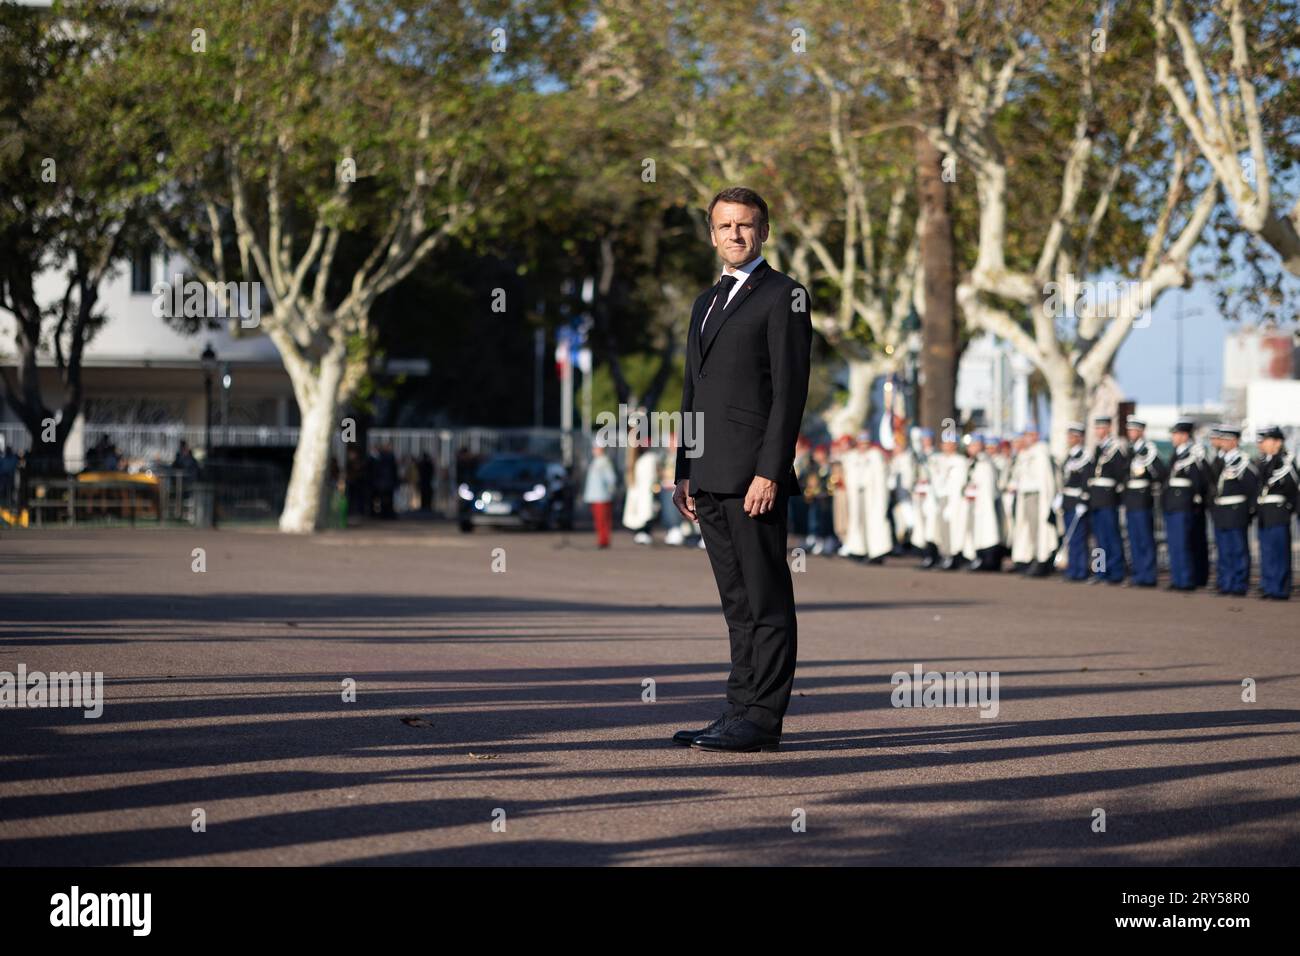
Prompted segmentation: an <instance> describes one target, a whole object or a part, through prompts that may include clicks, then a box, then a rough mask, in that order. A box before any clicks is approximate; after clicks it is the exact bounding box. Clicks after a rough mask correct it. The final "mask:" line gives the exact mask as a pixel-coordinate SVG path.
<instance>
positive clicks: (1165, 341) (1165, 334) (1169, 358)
mask: <svg viewBox="0 0 1300 956" xmlns="http://www.w3.org/2000/svg"><path fill="white" fill-rule="evenodd" d="M1180 300H1181V302H1182V309H1183V315H1184V318H1183V368H1184V371H1183V404H1185V405H1196V404H1200V403H1201V402H1217V401H1218V400H1219V391H1220V388H1221V386H1222V383H1223V343H1224V339H1225V338H1226V337H1227V333H1228V330H1229V328H1230V323H1229V322H1228V321H1226V320H1225V319H1224V318H1223V317H1222V316H1221V315H1220V313H1219V306H1218V301H1217V296H1216V295H1215V293H1214V289H1213V287H1212V286H1211V285H1210V284H1209V283H1205V282H1201V283H1197V284H1196V285H1195V286H1193V287H1192V288H1191V289H1187V290H1183V289H1173V290H1170V291H1169V292H1166V293H1165V294H1164V295H1162V296H1161V297H1160V298H1159V300H1158V301H1157V302H1156V304H1155V306H1154V308H1152V310H1151V324H1150V325H1148V326H1147V327H1146V328H1140V329H1134V330H1133V331H1132V332H1130V333H1129V337H1128V339H1127V340H1126V341H1125V342H1124V345H1123V346H1121V348H1120V350H1119V355H1117V356H1116V357H1115V377H1116V378H1117V379H1118V380H1119V383H1120V385H1121V386H1123V388H1124V391H1125V392H1126V393H1127V396H1128V397H1129V398H1131V399H1133V400H1135V401H1137V403H1138V404H1139V405H1141V404H1142V403H1144V402H1145V403H1147V404H1151V405H1172V404H1173V403H1174V401H1175V399H1176V397H1177V384H1176V382H1177V376H1176V375H1175V366H1176V363H1177V361H1178V349H1177V331H1176V326H1177V323H1176V321H1175V319H1174V316H1175V315H1176V314H1177V311H1178V305H1179V301H1180ZM1195 310H1199V311H1200V314H1199V315H1189V314H1188V313H1191V312H1193V311H1195ZM1198 368H1199V369H1201V370H1202V371H1200V372H1198Z"/></svg>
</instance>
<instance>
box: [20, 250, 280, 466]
mask: <svg viewBox="0 0 1300 956" xmlns="http://www.w3.org/2000/svg"><path fill="white" fill-rule="evenodd" d="M183 270H184V262H183V260H180V259H177V258H175V257H172V256H164V255H160V254H152V255H140V256H137V257H136V258H135V259H134V260H133V261H130V262H124V263H122V265H121V266H120V267H119V268H118V269H117V271H116V272H115V273H114V274H113V275H111V276H110V277H109V278H108V279H107V280H105V282H104V283H103V285H102V286H101V288H100V290H99V303H98V307H97V308H98V310H99V311H102V312H104V313H105V314H106V315H107V316H108V319H107V321H106V322H105V324H104V326H103V328H101V329H100V331H99V332H98V333H97V334H96V335H95V336H94V338H92V339H91V341H90V342H89V343H88V344H87V346H86V350H85V354H84V357H83V360H82V383H83V391H84V400H83V402H82V412H81V415H80V416H79V417H78V421H77V423H76V424H75V425H74V426H73V430H72V432H71V433H70V435H69V438H68V446H67V449H66V452H65V459H66V461H67V463H68V465H69V467H78V466H79V463H80V461H81V460H82V453H83V449H84V447H85V446H86V445H89V444H93V443H94V441H95V440H96V437H97V436H96V435H95V426H96V425H101V424H117V425H188V426H194V427H196V426H202V425H204V424H205V422H206V413H207V407H206V388H205V372H204V368H203V363H202V360H201V355H202V353H203V351H204V349H205V348H206V347H209V346H210V347H211V348H212V350H213V351H214V352H215V353H216V368H215V370H214V372H213V375H212V378H213V384H212V417H213V424H214V425H216V426H221V425H223V424H228V425H296V424H297V423H298V407H297V404H296V402H295V401H294V397H293V388H292V386H291V385H290V382H289V377H288V375H287V374H286V373H285V371H284V368H283V366H282V365H281V363H280V357H279V354H278V353H277V352H276V350H275V347H274V346H273V345H272V344H271V341H270V339H268V338H267V337H266V336H265V335H263V334H262V333H261V332H260V331H258V330H257V329H256V328H252V329H244V328H241V327H240V326H241V323H240V321H239V320H238V319H236V320H233V321H228V320H218V321H216V322H214V323H212V324H213V325H214V326H215V327H214V328H211V329H210V330H205V331H202V332H200V333H198V334H196V335H185V334H182V333H181V332H180V331H177V329H176V328H174V327H172V326H171V325H169V324H168V322H167V320H166V319H164V318H160V317H158V316H156V315H155V314H154V312H155V302H156V300H157V299H158V296H156V295H155V293H154V290H155V288H156V287H158V288H160V286H159V285H158V284H159V283H174V282H175V276H176V275H177V274H178V273H182V272H183ZM63 291H64V284H63V281H62V278H61V276H60V275H59V274H58V273H56V272H48V273H46V274H44V275H42V276H40V277H39V278H38V280H37V283H36V292H37V296H38V298H39V300H40V301H41V302H42V303H48V302H53V301H56V300H57V299H58V297H60V296H61V295H62V293H63ZM232 333H233V334H232ZM17 359H18V356H17V352H16V348H15V326H14V318H13V316H11V315H9V314H8V313H7V312H0V367H3V368H4V369H5V371H6V372H7V373H8V375H9V377H10V378H11V379H13V378H14V377H15V374H16V363H17ZM39 362H40V372H41V375H40V379H41V389H42V392H43V394H44V395H45V403H46V406H47V407H49V408H52V409H57V408H58V405H59V402H58V398H59V396H60V395H61V393H62V385H61V383H60V380H59V374H58V369H57V366H56V364H55V359H54V355H53V353H52V352H51V351H50V350H49V349H45V350H43V351H42V353H41V354H40V357H39ZM0 388H3V385H0ZM0 434H3V435H4V436H5V437H6V438H7V439H8V440H9V441H10V442H13V443H16V444H19V445H20V446H24V447H25V445H26V437H27V436H26V429H25V428H24V427H23V426H22V424H21V423H20V422H19V420H18V418H17V416H16V415H15V414H14V412H13V410H12V409H11V408H10V407H9V404H8V402H7V401H6V400H4V399H2V398H0Z"/></svg>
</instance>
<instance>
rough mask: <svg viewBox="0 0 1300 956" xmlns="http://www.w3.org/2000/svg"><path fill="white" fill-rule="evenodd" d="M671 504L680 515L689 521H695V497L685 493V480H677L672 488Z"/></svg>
mask: <svg viewBox="0 0 1300 956" xmlns="http://www.w3.org/2000/svg"><path fill="white" fill-rule="evenodd" d="M673 504H675V505H676V506H677V510H678V511H680V512H681V513H682V517H683V518H686V519H688V520H690V521H697V520H699V519H697V518H696V517H695V498H694V497H692V496H691V495H688V494H687V493H686V482H684V481H679V482H677V484H676V486H674V488H673Z"/></svg>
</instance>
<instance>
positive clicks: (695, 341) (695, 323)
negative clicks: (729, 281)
mask: <svg viewBox="0 0 1300 956" xmlns="http://www.w3.org/2000/svg"><path fill="white" fill-rule="evenodd" d="M717 294H718V287H717V285H715V286H714V287H713V288H712V289H710V290H709V294H708V295H706V296H705V297H704V301H703V302H702V303H701V304H700V305H698V306H696V309H695V311H694V312H693V313H692V314H691V326H690V328H689V329H687V331H686V348H687V350H688V351H690V350H694V354H695V355H696V357H698V358H701V359H702V358H704V351H703V349H701V348H700V323H701V322H703V321H704V314H705V312H707V311H708V309H709V303H710V302H712V301H713V297H714V296H715V295H717Z"/></svg>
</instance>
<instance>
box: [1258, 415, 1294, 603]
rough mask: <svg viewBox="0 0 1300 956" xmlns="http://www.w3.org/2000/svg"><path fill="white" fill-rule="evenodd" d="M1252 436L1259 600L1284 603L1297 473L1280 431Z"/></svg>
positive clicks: (1266, 430) (1288, 590)
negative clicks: (1256, 456)
mask: <svg viewBox="0 0 1300 956" xmlns="http://www.w3.org/2000/svg"><path fill="white" fill-rule="evenodd" d="M1256 437H1257V438H1258V440H1259V450H1260V451H1261V452H1262V454H1261V455H1260V457H1259V461H1258V462H1256V468H1258V470H1259V498H1258V499H1256V508H1257V511H1256V513H1257V515H1258V517H1259V526H1258V528H1257V529H1256V532H1255V533H1256V534H1257V535H1258V536H1259V587H1260V591H1261V593H1260V597H1262V598H1264V599H1265V600H1272V601H1286V600H1288V599H1289V598H1290V597H1291V518H1292V517H1293V516H1294V515H1295V512H1296V498H1297V495H1300V473H1297V471H1296V462H1295V459H1294V458H1292V457H1291V456H1290V455H1288V454H1287V451H1286V445H1285V444H1283V437H1282V429H1281V428H1278V427H1277V426H1276V425H1275V426H1273V427H1271V428H1264V429H1261V430H1260V432H1259V433H1258V435H1257V436H1256Z"/></svg>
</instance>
